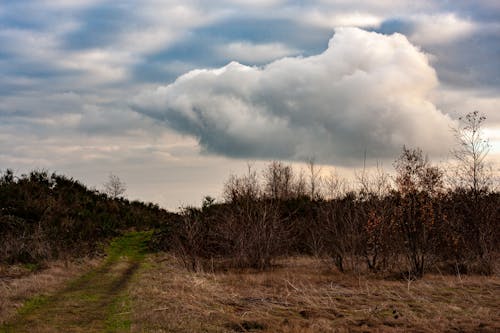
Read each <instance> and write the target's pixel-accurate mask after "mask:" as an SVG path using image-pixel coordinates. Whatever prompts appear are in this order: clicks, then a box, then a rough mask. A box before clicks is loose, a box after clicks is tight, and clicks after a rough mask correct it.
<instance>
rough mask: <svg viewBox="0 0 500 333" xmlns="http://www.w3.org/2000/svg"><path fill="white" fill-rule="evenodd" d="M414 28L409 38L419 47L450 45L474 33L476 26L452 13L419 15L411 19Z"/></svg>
mask: <svg viewBox="0 0 500 333" xmlns="http://www.w3.org/2000/svg"><path fill="white" fill-rule="evenodd" d="M412 21H413V23H414V24H415V28H414V30H413V31H412V33H411V35H410V36H409V38H410V40H412V41H414V42H415V43H417V44H419V45H429V44H440V43H450V42H453V41H455V40H457V39H461V38H465V37H468V36H470V35H471V34H472V33H474V31H475V29H476V26H475V25H474V23H472V22H471V21H469V20H465V19H463V18H460V17H458V16H457V15H455V14H453V13H447V14H440V15H420V16H416V17H414V18H413V20H412Z"/></svg>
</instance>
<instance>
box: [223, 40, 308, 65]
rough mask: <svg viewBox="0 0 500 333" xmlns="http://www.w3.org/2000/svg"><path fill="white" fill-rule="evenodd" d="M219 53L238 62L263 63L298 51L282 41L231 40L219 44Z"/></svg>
mask: <svg viewBox="0 0 500 333" xmlns="http://www.w3.org/2000/svg"><path fill="white" fill-rule="evenodd" d="M219 53H220V54H221V55H222V56H224V57H226V58H229V59H233V60H235V61H239V62H252V63H263V62H269V61H272V60H276V59H279V58H283V57H286V56H290V55H294V54H297V53H298V51H297V50H295V49H292V48H289V47H287V46H286V45H284V44H282V43H267V44H254V43H249V42H233V43H229V44H227V45H221V46H220V47H219Z"/></svg>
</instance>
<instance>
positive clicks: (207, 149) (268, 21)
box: [0, 0, 500, 210]
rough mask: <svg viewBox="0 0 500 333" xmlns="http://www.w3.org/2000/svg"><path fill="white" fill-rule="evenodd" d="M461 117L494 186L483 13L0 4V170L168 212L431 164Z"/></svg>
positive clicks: (495, 23)
mask: <svg viewBox="0 0 500 333" xmlns="http://www.w3.org/2000/svg"><path fill="white" fill-rule="evenodd" d="M474 110H478V111H479V112H481V113H482V114H484V115H485V116H486V117H487V121H486V126H485V132H484V133H485V135H486V136H487V137H488V138H489V140H490V145H491V151H490V154H489V158H490V161H491V163H492V164H493V165H494V170H495V171H498V169H499V168H500V166H499V165H500V163H499V162H500V2H498V1H496V0H482V1H481V0H479V1H465V0H455V1H444V0H442V1H438V0H435V1H431V0H424V1H413V0H412V1H409V0H408V1H407V0H400V1H396V0H369V1H350V0H349V1H348V0H340V1H329V0H309V1H301V0H233V1H229V0H212V1H201V0H164V1H160V0H144V1H132V0H121V1H104V0H31V1H30V0H15V1H11V0H2V1H1V2H0V170H5V169H7V168H10V169H13V170H14V171H16V172H18V173H23V172H27V171H29V170H32V169H45V170H49V171H51V172H52V171H55V172H58V173H63V174H65V175H67V176H71V177H74V178H76V179H79V180H81V181H82V182H84V183H85V184H87V185H89V186H90V187H93V188H96V189H102V184H103V183H104V182H105V181H106V180H107V178H108V176H109V174H110V173H113V174H115V175H117V176H119V177H120V179H121V180H122V181H124V182H125V183H126V184H127V193H126V195H127V197H128V198H130V199H141V200H144V201H151V202H154V203H158V204H159V205H161V206H162V207H165V208H168V209H173V210H175V209H177V208H178V207H180V206H184V205H191V204H200V203H201V200H202V198H203V197H204V196H205V195H212V196H215V197H220V194H221V192H222V185H223V183H224V181H225V180H226V179H227V178H228V176H229V175H230V174H232V173H236V174H238V173H241V172H243V171H244V170H245V169H246V167H247V164H248V163H252V164H253V165H255V167H256V168H261V167H262V166H263V165H264V164H265V163H266V162H267V161H270V160H276V159H279V160H284V161H288V162H290V163H293V164H294V165H297V166H299V167H300V165H301V162H303V161H305V160H308V159H310V158H314V159H315V161H316V162H317V163H318V164H321V165H323V166H324V167H325V168H336V169H337V170H341V171H342V170H343V171H345V172H346V173H348V171H349V170H356V169H359V168H360V167H362V166H363V164H364V163H367V164H368V165H369V166H373V165H376V164H377V163H380V164H383V165H384V166H386V167H387V168H389V169H390V168H391V163H392V161H393V160H394V159H395V158H396V157H397V156H398V154H399V153H400V151H401V148H402V146H403V145H407V146H410V147H420V148H422V149H423V151H424V152H425V153H427V154H428V155H429V156H430V157H431V158H432V160H433V161H437V162H442V161H446V160H447V159H448V158H449V156H450V153H449V152H450V149H452V148H453V146H454V144H455V140H454V138H453V135H452V131H451V129H452V128H454V127H456V126H457V125H458V118H459V117H460V116H461V115H464V114H466V113H468V112H471V111H474ZM365 155H366V160H365Z"/></svg>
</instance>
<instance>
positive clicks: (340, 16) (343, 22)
mask: <svg viewBox="0 0 500 333" xmlns="http://www.w3.org/2000/svg"><path fill="white" fill-rule="evenodd" d="M302 19H303V20H304V21H305V22H306V23H309V24H312V25H317V26H321V27H327V28H337V27H378V26H379V25H380V23H381V22H382V20H383V18H382V17H380V16H376V15H373V14H369V13H360V12H357V11H353V12H345V13H338V11H332V12H325V11H320V10H311V11H310V12H308V13H306V14H305V15H304V16H303V17H302Z"/></svg>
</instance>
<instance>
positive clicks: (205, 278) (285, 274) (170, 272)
mask: <svg viewBox="0 0 500 333" xmlns="http://www.w3.org/2000/svg"><path fill="white" fill-rule="evenodd" d="M147 262H148V263H149V265H150V268H149V269H146V270H143V271H142V274H141V278H140V279H139V280H138V281H137V283H136V284H134V285H132V286H131V292H130V293H131V296H130V297H131V299H132V303H133V304H134V309H133V313H132V322H133V324H132V331H134V332H157V331H161V332H247V331H252V332H357V331H359V332H365V331H383V332H386V331H388V332H391V331H394V332H396V331H420V332H435V331H454V330H455V331H466V332H467V331H483V332H496V331H498V330H500V325H499V323H500V313H499V309H500V279H499V278H498V277H481V276H468V277H461V278H460V279H459V278H457V277H455V276H440V275H429V276H426V277H425V278H424V279H422V280H419V281H411V282H409V281H387V280H383V279H380V278H378V277H375V276H373V277H366V276H354V275H348V274H341V273H339V272H337V271H335V270H331V269H328V268H327V267H325V265H324V263H321V262H318V261H316V260H314V259H311V258H293V259H287V260H283V261H282V262H280V266H279V267H276V268H275V269H273V270H270V271H267V272H255V271H250V270H246V271H229V272H226V273H217V274H209V273H189V272H186V271H185V270H184V269H182V268H181V267H180V265H179V264H178V263H177V262H176V260H175V258H173V257H171V256H169V255H161V256H158V257H150V258H148V261H147Z"/></svg>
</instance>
